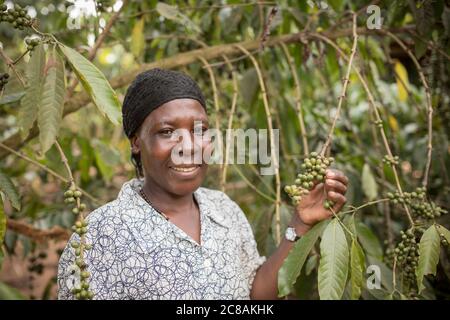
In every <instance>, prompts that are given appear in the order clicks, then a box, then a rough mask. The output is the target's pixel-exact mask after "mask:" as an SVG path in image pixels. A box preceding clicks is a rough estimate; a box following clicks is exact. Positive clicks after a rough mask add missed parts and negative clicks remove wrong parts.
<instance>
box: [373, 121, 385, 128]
mask: <svg viewBox="0 0 450 320" xmlns="http://www.w3.org/2000/svg"><path fill="white" fill-rule="evenodd" d="M373 123H374V124H375V125H376V126H377V127H378V128H383V120H375V121H374V122H373Z"/></svg>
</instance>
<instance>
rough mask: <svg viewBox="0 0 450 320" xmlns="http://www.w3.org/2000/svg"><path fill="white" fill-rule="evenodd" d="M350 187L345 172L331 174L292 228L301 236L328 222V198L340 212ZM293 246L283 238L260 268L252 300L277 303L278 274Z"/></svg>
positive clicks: (300, 208)
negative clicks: (323, 222)
mask: <svg viewBox="0 0 450 320" xmlns="http://www.w3.org/2000/svg"><path fill="white" fill-rule="evenodd" d="M347 184H348V178H347V177H346V176H345V175H344V174H343V173H342V172H340V171H339V170H331V169H330V170H328V171H327V173H326V180H325V184H323V183H320V184H318V185H316V186H315V187H314V188H313V190H311V192H310V193H309V194H308V196H307V197H305V198H304V199H302V201H301V203H300V204H299V205H298V206H297V207H296V210H295V211H296V212H295V214H294V216H293V218H292V220H291V223H290V224H289V225H290V226H293V227H294V228H295V229H296V231H297V234H298V235H299V236H302V235H304V234H305V233H306V232H308V230H309V229H311V228H312V226H314V225H315V224H316V223H317V222H319V221H322V220H325V219H328V218H329V217H330V216H332V212H331V211H330V210H325V209H324V208H323V202H324V200H325V199H326V198H327V199H329V200H332V201H333V202H334V203H335V206H334V207H333V210H334V211H335V212H339V210H341V208H342V207H343V206H344V204H345V202H346V201H347V199H346V198H345V196H344V195H345V193H346V191H347ZM324 188H325V189H324ZM294 244H295V243H294V242H291V241H289V240H286V239H285V238H284V237H283V240H282V241H281V242H280V245H279V246H278V248H277V250H276V251H275V252H274V253H273V254H272V255H271V256H270V257H269V259H267V261H266V262H264V263H263V264H262V265H261V266H260V267H259V268H258V270H257V271H256V275H255V278H254V280H253V285H252V290H251V292H250V298H251V299H256V300H262V299H278V271H279V270H280V268H281V266H282V265H283V262H284V260H285V259H286V257H287V256H288V254H289V252H290V250H291V249H292V248H293V247H294Z"/></svg>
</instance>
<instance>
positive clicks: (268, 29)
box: [259, 6, 278, 51]
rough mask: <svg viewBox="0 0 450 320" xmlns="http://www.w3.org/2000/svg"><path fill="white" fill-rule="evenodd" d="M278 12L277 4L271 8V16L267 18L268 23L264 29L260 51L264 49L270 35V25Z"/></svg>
mask: <svg viewBox="0 0 450 320" xmlns="http://www.w3.org/2000/svg"><path fill="white" fill-rule="evenodd" d="M277 12H278V7H276V6H275V7H273V8H272V10H270V13H269V17H268V18H267V23H266V25H265V26H264V30H263V33H262V36H261V43H260V45H259V51H263V50H264V47H265V44H266V41H267V38H268V37H269V35H270V25H271V24H272V20H273V18H274V17H275V15H276V14H277Z"/></svg>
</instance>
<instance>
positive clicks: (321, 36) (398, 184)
mask: <svg viewBox="0 0 450 320" xmlns="http://www.w3.org/2000/svg"><path fill="white" fill-rule="evenodd" d="M313 36H314V37H317V38H319V39H321V40H322V41H325V42H326V43H328V44H329V45H331V46H332V47H333V48H334V49H335V50H336V52H338V53H339V54H340V55H341V56H342V58H344V59H345V60H347V61H349V58H348V57H347V56H346V55H345V54H344V52H343V51H342V50H341V48H339V47H338V46H337V45H336V44H335V43H334V42H333V41H331V39H329V38H327V37H325V36H323V35H321V34H318V33H315V34H313ZM353 69H354V71H355V73H356V75H357V76H358V79H359V81H360V82H361V84H362V86H363V88H364V90H365V91H366V94H367V99H368V100H369V106H370V107H371V108H372V109H373V111H374V113H375V116H376V119H377V120H381V117H380V114H379V112H378V109H377V107H376V104H375V99H374V98H373V95H372V92H371V91H370V89H369V86H368V85H367V82H366V81H365V80H364V78H363V76H362V75H361V72H360V71H359V69H358V67H356V66H353ZM380 134H381V137H382V140H383V144H384V147H385V149H386V152H387V153H388V155H389V156H390V157H392V152H391V148H390V146H389V143H388V141H387V138H386V134H385V133H384V130H383V128H380ZM392 171H393V173H394V178H395V183H396V185H397V189H398V191H399V193H400V194H401V195H403V190H402V187H401V185H400V179H399V177H398V173H397V169H396V168H395V166H392ZM403 208H404V209H405V212H406V215H407V217H408V220H409V222H410V224H411V226H414V221H413V219H412V217H411V214H410V213H409V209H408V206H407V205H406V204H405V203H404V204H403Z"/></svg>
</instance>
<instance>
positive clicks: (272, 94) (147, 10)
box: [0, 0, 450, 299]
mask: <svg viewBox="0 0 450 320" xmlns="http://www.w3.org/2000/svg"><path fill="white" fill-rule="evenodd" d="M373 2H374V3H376V4H377V5H378V6H379V7H380V8H381V16H382V18H383V23H382V29H381V30H390V31H391V32H392V33H393V34H395V35H397V36H398V37H399V38H400V39H402V41H403V42H404V43H405V45H406V46H407V47H408V48H409V49H410V50H411V52H412V53H413V54H414V55H415V57H416V58H417V59H418V61H419V62H420V65H421V67H422V69H423V72H424V74H425V76H426V78H427V81H428V84H429V87H430V89H431V95H432V107H433V111H434V113H433V127H432V129H433V155H432V163H431V171H430V177H429V185H428V196H429V197H430V199H432V200H433V201H435V202H436V203H437V204H438V205H440V206H442V207H444V208H447V209H448V207H449V203H448V193H449V183H448V182H449V180H448V179H449V178H448V168H449V152H450V148H449V145H448V135H449V129H450V125H449V123H450V110H449V84H450V82H449V69H450V66H449V63H448V61H449V54H450V46H449V45H448V44H449V36H450V22H449V21H450V19H449V16H450V7H449V3H448V1H438V0H435V1H427V0H423V1H398V0H394V1H373ZM6 3H7V4H8V5H11V4H12V2H11V1H9V2H8V1H7V2H6ZM16 3H19V4H20V5H21V6H23V7H25V6H27V8H28V12H29V13H30V12H31V13H32V12H34V13H35V14H36V16H35V18H36V19H37V20H38V25H37V29H38V30H39V31H40V32H43V33H50V34H53V35H54V36H55V37H56V38H57V39H58V41H60V42H61V43H63V44H65V45H67V46H69V47H71V48H74V49H76V50H77V51H78V52H80V53H82V54H83V55H85V56H88V54H89V53H90V50H92V47H93V45H94V43H95V42H96V41H98V39H99V36H100V35H102V33H103V31H104V29H105V27H106V26H107V24H108V22H109V21H111V19H112V18H113V17H114V16H115V18H114V23H113V24H112V27H111V28H110V29H109V31H108V33H107V34H106V36H105V37H104V39H103V41H102V43H101V45H100V47H99V48H98V50H97V51H96V54H95V57H94V58H93V60H92V61H93V63H94V64H95V65H96V66H97V67H98V68H99V69H100V70H101V71H102V72H103V73H104V75H105V77H106V78H107V79H108V80H109V82H110V83H111V85H112V87H113V88H114V89H115V90H116V92H117V94H118V97H119V100H120V101H122V99H123V94H124V91H125V90H126V88H127V85H128V84H129V83H130V81H131V80H132V79H133V77H134V75H136V74H137V72H138V71H141V70H145V69H148V68H150V67H155V66H161V67H168V68H175V69H177V70H182V71H185V72H187V73H189V74H190V75H191V76H192V77H193V78H194V79H195V80H196V81H198V83H199V85H200V87H201V88H202V89H203V90H204V94H205V96H206V97H207V100H208V104H209V106H210V115H211V119H212V121H211V122H212V123H216V120H217V122H218V123H219V124H220V127H221V128H222V129H224V128H226V127H227V126H228V120H229V117H230V116H231V115H232V116H233V118H232V127H234V128H242V129H246V128H267V118H266V113H265V110H264V107H263V97H262V94H261V88H260V86H259V85H258V77H257V72H256V69H255V67H254V65H253V63H252V62H251V60H250V59H249V58H248V57H245V56H244V55H243V54H242V52H240V51H239V50H238V49H236V48H235V47H234V48H233V44H236V43H242V44H243V45H250V47H252V48H253V49H252V50H250V51H252V52H253V53H254V56H255V58H256V59H257V61H258V63H259V66H260V68H261V70H262V73H263V79H264V82H265V85H266V87H267V94H268V97H269V105H270V109H271V112H272V120H273V126H274V128H279V129H280V135H281V137H280V138H281V143H280V168H281V170H280V175H281V184H282V186H285V185H287V184H292V183H293V180H294V179H295V176H296V172H297V171H298V170H299V166H300V164H301V160H302V158H303V157H304V154H305V150H304V148H303V142H302V137H301V134H300V132H301V131H300V124H299V121H298V112H297V111H298V110H297V109H296V106H297V105H296V102H297V101H298V100H297V98H296V97H297V91H296V90H297V88H296V85H295V79H294V77H293V74H292V71H291V68H290V67H291V66H293V67H294V70H295V72H296V75H297V77H298V78H299V82H300V91H301V97H300V101H301V107H302V110H303V118H304V124H305V129H306V132H305V133H306V137H307V141H308V145H309V149H310V151H311V150H318V149H320V147H321V146H322V145H323V143H324V141H325V139H326V135H327V133H328V129H329V127H330V125H331V123H332V119H333V115H334V114H335V112H336V105H337V101H338V96H339V94H340V92H341V89H342V78H343V77H344V74H345V71H346V66H347V63H346V62H345V60H343V59H341V58H340V56H339V55H338V54H337V53H336V51H335V50H334V49H333V48H332V47H330V46H328V45H326V44H325V43H324V42H322V41H319V40H317V38H314V37H312V36H311V34H313V33H316V32H320V33H321V34H324V35H326V36H327V37H329V38H330V39H333V41H336V43H337V44H338V45H339V47H340V48H342V50H344V52H346V54H347V55H348V54H349V52H350V48H351V44H352V34H351V27H352V25H351V16H350V15H349V12H350V10H352V11H356V12H358V20H357V21H358V27H359V29H358V32H359V33H360V37H359V41H358V52H357V56H356V58H355V59H356V61H355V64H356V65H357V66H358V67H359V68H360V70H361V71H362V73H363V74H364V76H365V77H366V79H367V81H368V84H369V87H370V90H371V92H372V94H373V95H374V97H375V99H376V101H377V102H378V103H379V105H378V107H379V112H380V113H381V117H382V119H383V120H384V129H385V131H386V134H387V136H388V139H389V144H390V147H391V148H392V150H393V152H394V154H396V155H398V156H399V157H400V160H401V161H400V165H399V166H398V168H399V174H400V182H401V185H402V187H403V188H404V190H408V191H411V190H413V189H414V188H415V187H418V186H420V185H421V180H422V178H423V174H424V168H425V165H426V151H427V121H428V116H427V106H426V96H425V90H424V87H423V85H422V83H421V81H420V79H419V73H418V70H417V68H416V67H415V65H414V62H413V61H412V60H411V58H410V57H409V56H408V54H407V52H406V51H405V50H403V49H402V48H401V47H400V46H399V44H398V43H396V42H395V41H394V40H393V39H392V38H391V37H389V36H387V35H386V34H385V33H382V32H380V31H379V30H369V29H367V27H366V23H367V19H368V17H369V14H367V13H366V11H365V7H366V6H367V5H369V4H370V1H362V0H361V1H347V0H333V1H331V0H329V1H326V2H319V1H316V2H310V3H309V4H308V3H307V2H305V1H277V2H276V3H275V2H265V1H259V2H246V3H243V2H238V1H220V2H219V1H186V2H184V1H169V2H167V3H169V4H171V5H174V6H175V5H176V6H178V9H176V10H175V9H172V11H168V12H167V11H166V12H162V10H161V9H160V10H157V9H156V8H157V1H125V4H124V5H123V8H122V9H121V11H120V14H117V12H118V8H119V7H120V6H119V5H118V4H117V3H116V2H115V1H96V5H95V4H94V2H92V9H93V10H92V14H87V15H85V14H83V15H81V16H79V20H78V22H79V23H80V28H74V29H70V28H69V27H68V21H72V20H71V18H70V17H71V14H74V12H75V11H76V8H77V7H76V4H75V3H74V1H45V0H44V1H39V2H35V1H17V2H16ZM323 3H325V4H327V6H326V8H325V6H324V5H323ZM311 4H313V5H311ZM274 5H277V7H278V12H277V14H276V15H271V10H272V8H273V6H274ZM71 12H72V13H71ZM163 15H165V16H166V18H164V17H163ZM167 17H170V18H171V19H168V18H167ZM270 19H271V23H270V36H269V37H268V38H267V42H266V45H265V48H264V50H263V51H261V52H259V53H257V52H255V49H258V47H259V43H260V39H261V36H262V35H263V34H264V29H265V28H264V27H265V26H266V25H267V21H268V20H270ZM34 33H35V32H34V31H32V30H31V31H30V30H24V31H19V30H17V29H14V28H12V26H11V25H10V24H7V23H5V22H2V23H0V41H1V43H2V46H3V51H4V53H5V54H6V55H7V56H8V57H11V58H12V59H13V60H14V59H17V58H18V57H20V56H21V54H22V53H23V52H25V47H26V44H25V42H24V38H25V37H27V36H29V35H31V34H34ZM283 35H293V37H290V38H288V37H286V38H283V40H282V41H281V42H285V43H286V44H287V48H288V50H289V53H290V55H291V57H292V59H293V61H292V64H291V65H290V64H289V63H288V60H287V59H286V56H285V54H284V52H283V49H282V47H280V45H279V43H280V41H276V40H277V39H280V38H279V37H281V36H283ZM251 41H254V42H253V44H251ZM220 45H222V46H225V47H220V48H219V49H217V48H218V47H217V46H220ZM205 46H206V47H210V48H212V49H211V50H210V51H208V52H209V53H205V52H206V51H201V54H200V55H202V54H203V53H205V55H204V57H205V59H206V60H207V61H208V63H210V64H212V65H213V68H212V69H211V70H212V71H213V74H214V81H215V84H216V85H217V90H216V92H214V90H213V89H214V86H213V85H212V79H211V77H210V73H209V70H208V69H207V68H204V63H203V62H202V61H201V60H200V59H198V58H197V56H198V54H195V53H194V54H190V53H189V52H191V51H192V50H196V49H199V48H200V49H202V48H204V47H205ZM226 50H229V51H226ZM224 52H227V57H228V59H230V60H231V62H232V65H233V70H234V75H235V77H236V80H237V84H238V88H237V89H238V90H237V92H235V91H234V87H233V77H232V74H231V72H230V69H229V68H228V66H227V65H226V64H224V63H223V61H224V58H223V57H222V56H221V54H222V53H224ZM184 53H187V54H184ZM183 54H184V55H183ZM28 59H29V55H28V54H26V55H25V56H24V57H23V58H22V59H21V60H20V62H19V63H17V64H16V66H15V67H16V70H17V71H18V72H19V73H20V74H22V75H24V74H25V69H26V68H27V61H28ZM6 71H8V70H7V65H6V64H5V63H2V64H0V72H6ZM8 72H9V73H11V78H10V81H9V82H8V84H7V85H6V86H5V88H4V89H3V90H2V92H1V96H0V115H1V117H0V128H1V130H0V140H2V141H3V143H4V145H6V146H9V147H11V148H12V149H14V150H20V152H22V153H23V154H25V155H26V156H28V157H30V158H32V159H35V160H36V161H37V162H39V163H40V164H42V165H44V166H46V167H47V168H49V169H51V170H53V171H54V172H56V173H58V174H59V175H61V176H63V177H67V172H66V170H65V167H64V164H63V163H62V161H61V157H60V154H59V152H58V150H57V148H56V147H55V146H53V147H51V148H50V149H49V150H48V151H47V152H46V153H45V155H41V154H40V145H39V138H37V137H36V135H35V134H34V135H33V130H32V134H31V136H30V137H28V139H25V141H24V139H23V138H22V137H21V136H20V133H19V125H18V121H19V120H18V118H19V112H18V110H19V108H20V98H21V97H22V96H23V92H24V88H23V86H22V85H21V83H20V81H19V80H18V78H17V77H16V76H14V74H12V72H11V71H8ZM66 76H67V83H68V84H71V83H73V79H74V78H75V75H74V74H73V72H72V70H71V69H70V67H69V65H66ZM235 93H237V104H236V110H235V112H234V113H233V114H232V113H231V112H230V111H231V106H232V102H233V95H234V94H235ZM215 94H217V100H215ZM86 97H87V96H86V94H85V91H84V89H83V87H82V86H81V85H79V84H78V85H77V86H76V87H75V88H74V93H73V95H72V96H71V97H70V98H69V99H68V100H67V101H66V103H65V116H64V119H63V120H62V122H61V126H60V130H59V134H58V141H59V143H60V145H61V147H62V149H63V150H64V153H65V155H66V156H67V158H68V163H69V164H70V167H71V170H72V172H73V174H74V178H75V181H76V182H77V184H78V185H79V186H80V187H81V188H83V189H84V190H85V191H86V192H88V193H89V194H90V195H92V196H93V197H95V198H96V199H97V201H96V202H95V201H92V200H89V199H87V198H85V199H84V201H85V202H86V203H87V205H88V209H89V210H93V209H95V208H96V207H98V206H99V205H100V204H103V203H106V202H107V201H110V200H112V199H114V198H115V197H116V195H117V192H118V190H119V189H120V187H121V185H122V183H123V182H124V181H126V180H128V179H130V178H132V177H134V170H133V167H132V165H131V162H130V160H129V159H130V150H129V143H128V140H127V139H126V137H125V135H124V134H123V132H122V127H121V126H120V125H114V124H113V123H111V122H110V121H108V119H107V118H106V117H104V116H103V115H102V114H101V113H100V112H99V111H98V110H97V109H96V108H95V106H94V105H93V104H92V103H91V100H90V99H87V98H86ZM373 119H374V116H373V113H372V112H371V111H370V108H369V104H368V102H367V96H366V93H365V91H364V90H363V88H362V86H361V83H360V82H359V81H358V78H357V77H356V76H355V74H353V73H352V75H351V77H350V85H349V89H348V92H347V98H346V100H345V103H344V106H343V109H342V112H341V117H340V119H339V121H338V122H337V127H336V130H335V133H334V139H333V143H332V145H331V153H330V154H331V155H332V156H334V157H335V159H336V161H335V165H334V166H335V167H336V168H338V169H340V170H342V171H344V172H345V173H346V174H347V176H348V177H349V178H350V184H349V190H348V192H347V198H348V204H349V205H353V206H359V205H361V204H363V203H365V202H368V201H370V200H373V199H374V198H384V197H385V194H386V192H388V191H392V190H395V182H394V176H393V174H392V170H391V169H390V167H388V166H385V165H383V163H382V162H381V159H382V157H383V156H384V151H382V146H381V142H380V137H379V136H377V132H376V127H375V126H374V125H373ZM0 156H1V160H0V168H1V170H2V172H3V173H4V174H5V175H6V176H8V177H10V178H11V180H12V181H13V183H14V185H15V187H16V189H17V190H18V194H20V202H21V208H20V210H16V209H14V208H13V207H12V206H11V203H10V202H9V201H8V200H7V199H6V198H4V215H5V216H6V218H5V220H4V221H5V223H4V226H1V225H0V227H2V228H3V227H4V228H6V234H5V237H4V243H3V246H2V253H1V255H0V265H1V263H2V260H4V261H3V268H2V273H1V277H0V298H7V297H18V296H20V297H23V298H37V299H45V298H55V286H56V285H55V275H56V262H57V257H58V256H57V253H56V251H57V250H58V249H61V247H62V246H63V245H64V244H65V242H64V241H65V239H67V234H68V232H70V231H65V230H70V227H71V225H72V224H73V223H74V219H75V217H74V216H73V214H72V213H71V212H70V209H69V208H68V207H67V205H65V204H64V201H63V200H64V197H63V193H64V191H65V190H66V189H67V187H68V185H67V184H66V183H63V182H61V181H60V179H57V178H55V177H54V176H53V175H51V174H49V173H48V171H46V170H42V169H40V168H39V167H37V166H36V165H35V164H32V163H30V162H29V161H24V160H23V159H21V158H18V157H17V156H16V155H14V154H11V153H10V152H8V151H7V150H6V149H4V148H0ZM365 165H366V168H369V170H367V169H366V173H365V174H363V168H364V166H365ZM258 171H259V168H258V167H257V166H253V165H239V166H235V165H230V166H228V168H227V179H226V184H225V191H226V192H227V194H228V195H229V196H230V197H231V198H232V199H234V200H235V201H237V202H238V204H239V205H240V206H241V208H242V209H243V210H244V211H245V212H246V214H247V216H248V219H249V221H250V222H251V224H252V226H253V230H254V233H255V237H256V239H257V243H258V248H259V250H260V253H261V254H263V255H270V254H271V252H273V250H274V249H275V247H276V244H275V243H276V236H275V230H276V226H275V225H276V221H275V216H274V212H275V206H274V203H275V201H274V200H275V198H276V183H275V177H274V176H260V175H259V174H258ZM209 172H210V174H209V175H208V178H207V180H206V181H205V186H208V187H211V188H216V189H220V188H221V187H222V185H221V183H220V179H217V177H219V176H220V175H221V168H220V166H212V167H211V168H210V171H209ZM373 181H375V183H373ZM281 197H282V199H281V200H282V204H281V207H280V214H281V230H284V227H285V224H286V222H287V221H288V219H289V217H290V215H291V212H292V205H291V202H290V200H289V198H288V197H287V196H286V194H284V192H281ZM356 221H357V227H358V238H359V241H360V243H361V245H362V246H363V249H364V251H365V253H366V257H367V260H368V262H374V261H375V262H377V263H381V262H380V261H382V260H383V255H384V251H385V249H386V247H387V246H388V245H389V243H394V242H395V241H396V240H398V237H399V232H400V230H404V229H405V228H406V227H407V220H406V217H405V214H404V211H403V209H402V208H401V207H399V206H395V205H392V204H390V203H387V202H383V203H378V204H376V205H372V206H367V207H365V208H363V209H361V210H359V211H358V212H357V213H356ZM437 222H438V223H439V224H441V225H444V226H449V221H448V218H447V216H443V217H441V218H439V219H437ZM42 230H44V233H43V232H42ZM48 230H50V231H48ZM0 240H1V239H0ZM316 249H318V247H317V248H316ZM317 255H318V252H317V250H313V253H312V254H311V255H310V258H309V259H308V260H307V263H306V267H304V268H303V269H302V273H301V274H300V277H299V279H298V280H297V282H296V285H295V287H294V292H293V294H292V297H293V298H301V299H317V298H318V292H317V282H316V280H315V279H316V278H317V266H318V260H319V259H318V256H317ZM383 268H384V269H383V272H384V271H386V274H389V275H390V278H392V274H391V271H390V269H389V267H388V266H387V265H386V266H384V267H383ZM2 279H3V280H2ZM43 279H44V280H43ZM388 279H389V276H387V277H383V279H382V282H383V283H382V285H383V290H381V292H378V293H373V292H371V290H363V293H362V298H364V299H375V298H385V297H386V293H389V292H391V291H392V284H391V283H390V280H388ZM2 281H3V282H2ZM449 281H450V265H449V256H448V250H447V251H446V250H441V253H440V264H439V265H438V270H437V275H436V277H432V278H430V279H429V281H427V288H428V289H427V290H428V291H427V292H428V294H427V295H425V297H423V298H440V299H442V298H444V299H446V298H448V297H449V294H450V287H449ZM14 287H16V288H18V289H19V291H20V292H19V291H16V290H15V289H14Z"/></svg>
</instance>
